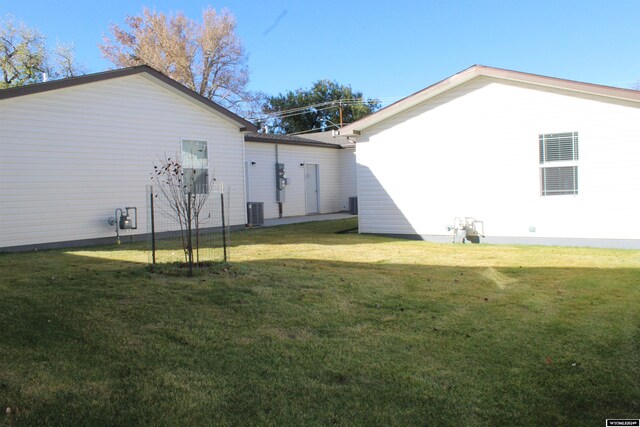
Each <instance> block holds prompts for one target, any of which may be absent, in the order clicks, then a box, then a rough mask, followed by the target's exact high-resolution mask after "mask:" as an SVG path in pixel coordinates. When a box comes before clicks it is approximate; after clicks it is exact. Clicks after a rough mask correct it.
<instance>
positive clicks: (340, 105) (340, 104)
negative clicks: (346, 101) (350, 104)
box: [338, 101, 342, 128]
mask: <svg viewBox="0 0 640 427" xmlns="http://www.w3.org/2000/svg"><path fill="white" fill-rule="evenodd" d="M338 106H339V107H340V128H342V101H340V103H339V104H338Z"/></svg>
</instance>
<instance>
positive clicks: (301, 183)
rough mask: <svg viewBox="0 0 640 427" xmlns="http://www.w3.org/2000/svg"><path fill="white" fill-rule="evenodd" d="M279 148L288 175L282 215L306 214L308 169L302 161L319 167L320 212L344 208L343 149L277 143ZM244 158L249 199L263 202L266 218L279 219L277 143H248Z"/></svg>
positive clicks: (280, 160) (280, 157)
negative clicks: (306, 172)
mask: <svg viewBox="0 0 640 427" xmlns="http://www.w3.org/2000/svg"><path fill="white" fill-rule="evenodd" d="M277 147H278V162H280V163H284V165H285V174H286V176H287V178H289V185H287V187H286V189H285V202H284V204H283V207H282V214H283V216H298V215H305V214H306V186H305V176H304V172H305V168H304V167H303V166H301V165H300V164H301V163H302V164H317V165H318V166H319V178H320V181H319V183H320V185H319V187H320V188H319V191H320V203H319V209H320V213H332V212H339V211H341V210H342V205H341V197H340V171H339V167H340V166H339V153H340V151H342V150H338V149H336V148H323V147H310V146H301V145H289V144H277ZM245 157H246V164H247V168H248V169H247V177H248V186H247V188H248V190H247V191H248V196H247V197H248V198H247V201H249V202H262V203H264V216H265V218H277V217H278V204H277V202H276V190H275V164H276V144H271V143H262V142H246V143H245ZM253 162H255V164H252V163H253Z"/></svg>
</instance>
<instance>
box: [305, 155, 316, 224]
mask: <svg viewBox="0 0 640 427" xmlns="http://www.w3.org/2000/svg"><path fill="white" fill-rule="evenodd" d="M304 182H305V189H306V195H307V203H306V206H307V214H314V213H318V165H310V164H306V165H304Z"/></svg>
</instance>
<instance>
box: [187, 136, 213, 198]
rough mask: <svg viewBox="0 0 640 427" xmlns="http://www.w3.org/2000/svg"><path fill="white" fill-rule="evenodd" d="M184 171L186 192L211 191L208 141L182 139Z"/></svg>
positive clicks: (203, 192)
mask: <svg viewBox="0 0 640 427" xmlns="http://www.w3.org/2000/svg"><path fill="white" fill-rule="evenodd" d="M182 171H183V173H184V184H185V187H184V191H185V193H188V192H190V193H192V194H208V193H209V152H208V147H207V141H198V140H193V139H183V140H182Z"/></svg>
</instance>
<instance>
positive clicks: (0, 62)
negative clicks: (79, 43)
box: [0, 16, 84, 89]
mask: <svg viewBox="0 0 640 427" xmlns="http://www.w3.org/2000/svg"><path fill="white" fill-rule="evenodd" d="M0 72H1V73H2V80H1V81H0V89H5V88H9V87H14V86H24V85H28V84H32V83H39V82H41V81H42V80H43V74H44V73H46V74H48V75H49V77H50V78H51V79H56V78H63V77H73V76H77V75H79V74H84V71H83V70H82V69H81V68H80V67H79V66H78V65H77V64H76V62H75V55H74V50H73V45H70V44H61V43H58V44H57V46H56V48H55V50H54V51H53V52H49V51H48V50H47V47H46V38H45V36H43V35H42V34H41V33H40V32H39V31H38V30H36V29H34V28H30V27H28V26H27V25H26V24H24V23H23V22H16V21H15V20H14V19H13V18H11V17H9V16H7V17H6V18H4V19H2V20H0Z"/></svg>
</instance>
